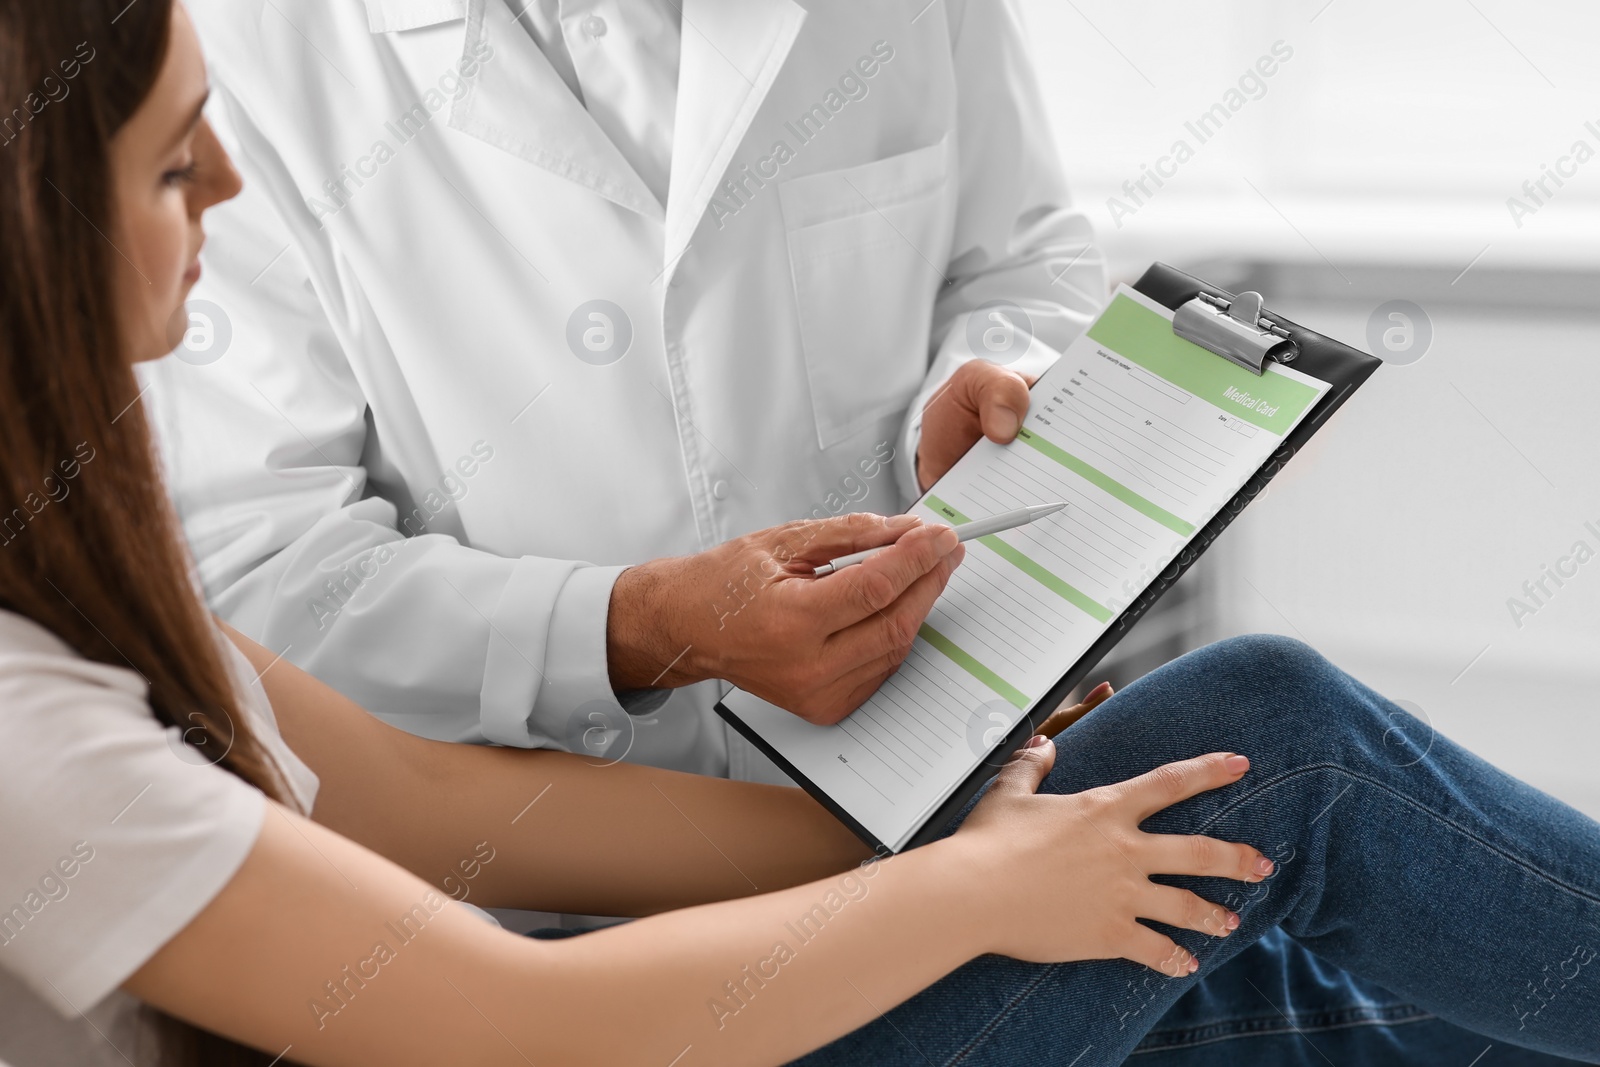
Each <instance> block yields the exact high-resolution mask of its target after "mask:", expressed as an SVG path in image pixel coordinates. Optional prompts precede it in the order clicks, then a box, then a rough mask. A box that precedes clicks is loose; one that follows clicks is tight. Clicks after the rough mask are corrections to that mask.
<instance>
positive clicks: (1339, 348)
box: [716, 262, 1381, 855]
mask: <svg viewBox="0 0 1600 1067" xmlns="http://www.w3.org/2000/svg"><path fill="white" fill-rule="evenodd" d="M1133 288H1135V289H1137V290H1138V291H1139V292H1141V293H1143V294H1144V295H1145V296H1147V297H1149V298H1151V299H1152V300H1154V301H1156V302H1157V303H1159V304H1162V305H1164V306H1165V307H1167V308H1168V309H1169V310H1172V311H1176V310H1177V309H1178V308H1179V307H1181V306H1182V305H1183V304H1184V303H1186V302H1188V301H1189V300H1192V299H1194V297H1195V296H1196V294H1198V293H1199V292H1200V291H1201V290H1202V289H1203V290H1205V291H1206V292H1209V293H1214V294H1216V295H1219V296H1224V297H1228V298H1230V299H1231V298H1232V297H1233V295H1234V294H1232V293H1230V292H1228V291H1227V290H1225V289H1220V288H1218V287H1217V286H1214V285H1207V284H1205V283H1204V282H1202V281H1201V280H1200V279H1198V278H1196V277H1193V276H1192V275H1189V274H1185V273H1184V272H1183V271H1180V270H1178V269H1177V268H1176V267H1170V266H1168V265H1167V264H1165V263H1159V262H1158V263H1154V264H1151V266H1150V267H1149V269H1148V270H1146V271H1145V272H1144V274H1143V275H1141V276H1140V278H1139V280H1138V281H1137V282H1135V283H1134V286H1133ZM1272 319H1273V321H1275V322H1277V323H1278V324H1280V325H1282V326H1283V327H1285V328H1286V329H1288V331H1289V333H1290V336H1291V337H1293V338H1294V340H1295V341H1296V343H1297V344H1298V345H1299V350H1300V351H1299V355H1298V357H1297V358H1296V359H1295V360H1294V362H1292V363H1290V364H1288V366H1291V367H1293V368H1294V369H1296V370H1300V371H1303V372H1305V373H1306V374H1309V375H1311V376H1312V377H1315V378H1320V379H1322V380H1323V381H1325V382H1327V383H1328V384H1329V386H1330V387H1331V388H1329V390H1328V392H1326V393H1324V394H1323V397H1322V399H1321V400H1320V401H1318V402H1317V406H1316V407H1314V408H1312V409H1311V411H1310V412H1309V413H1308V414H1307V415H1306V417H1305V418H1303V419H1301V420H1300V424H1299V425H1298V426H1296V427H1295V429H1294V432H1292V433H1291V434H1289V436H1288V437H1287V438H1285V439H1284V442H1283V444H1281V445H1279V446H1278V449H1277V450H1276V451H1275V452H1273V453H1272V455H1271V456H1270V457H1268V459H1267V461H1266V462H1265V463H1264V464H1262V465H1261V467H1260V469H1258V470H1257V471H1256V473H1255V474H1254V475H1252V476H1251V477H1250V478H1249V480H1248V481H1246V482H1245V483H1244V485H1243V486H1242V487H1241V488H1240V489H1239V491H1238V492H1237V493H1235V494H1234V495H1233V497H1232V498H1231V499H1229V501H1228V502H1227V503H1226V504H1224V505H1223V506H1222V510H1220V511H1218V512H1217V514H1216V515H1215V516H1214V517H1213V518H1212V520H1211V521H1210V522H1208V523H1207V524H1206V525H1205V526H1204V527H1202V528H1201V529H1200V532H1199V533H1197V534H1196V535H1195V536H1194V537H1193V538H1191V539H1190V541H1189V543H1188V544H1187V545H1185V546H1184V547H1183V550H1182V551H1180V552H1179V553H1178V555H1177V557H1176V558H1175V559H1174V560H1173V561H1172V563H1171V564H1169V565H1168V567H1167V569H1166V570H1164V571H1162V572H1161V573H1160V574H1159V575H1157V576H1156V577H1155V579H1154V580H1152V581H1151V583H1150V584H1149V585H1148V586H1147V587H1146V588H1145V590H1144V592H1142V593H1140V594H1139V596H1137V597H1135V598H1134V599H1133V601H1132V602H1131V603H1130V604H1129V605H1128V606H1127V607H1126V608H1124V609H1123V610H1122V612H1121V614H1119V615H1118V616H1117V618H1116V620H1115V621H1114V622H1112V624H1111V626H1110V628H1108V629H1107V630H1106V632H1105V633H1104V634H1102V635H1101V636H1100V639H1099V640H1097V641H1096V642H1095V643H1094V644H1092V645H1090V646H1089V649H1088V651H1086V652H1085V653H1084V654H1083V655H1082V656H1080V657H1079V658H1078V661H1077V662H1076V663H1074V664H1073V665H1072V666H1071V667H1069V668H1068V669H1067V672H1066V673H1065V674H1064V675H1062V676H1061V678H1060V680H1059V681H1057V682H1056V684H1055V685H1053V686H1051V687H1050V689H1049V691H1048V692H1046V693H1045V695H1044V696H1043V697H1042V698H1041V699H1040V700H1039V701H1038V702H1037V703H1036V704H1035V705H1034V708H1033V710H1032V711H1030V712H1028V714H1026V715H1024V716H1023V717H1022V719H1021V720H1020V721H1019V722H1018V723H1017V725H1016V727H1015V728H1013V729H1012V731H1011V732H1010V733H1009V734H1007V735H1006V737H1005V739H1004V740H1003V741H1001V742H1000V743H999V744H998V745H996V746H995V747H994V749H992V750H991V752H990V755H989V756H987V757H985V758H984V760H983V761H982V762H980V763H979V765H978V767H977V768H976V769H975V770H974V771H973V772H972V773H971V774H970V775H968V776H967V777H966V779H964V780H963V781H962V783H961V784H960V785H959V786H957V787H956V788H955V790H954V791H953V792H951V794H950V795H949V796H948V797H946V798H945V800H944V802H943V803H941V804H940V805H939V807H937V808H935V809H934V811H933V813H932V814H930V815H929V816H928V818H927V819H926V820H925V821H924V822H923V824H922V826H921V827H919V828H918V829H917V831H916V832H915V833H913V834H912V835H911V837H910V838H909V839H908V840H907V841H906V844H905V849H911V848H916V847H917V846H919V845H924V844H927V843H928V842H930V841H933V840H936V839H937V838H938V837H940V836H941V835H942V834H943V833H944V828H945V826H946V825H947V824H948V823H949V821H950V820H951V819H953V818H954V817H955V816H956V815H957V814H959V813H960V811H961V809H962V808H964V807H965V806H966V804H967V802H968V801H970V800H971V799H972V798H973V797H974V796H975V795H976V794H977V793H978V791H979V790H980V789H982V788H983V787H984V786H985V785H986V784H987V783H988V782H989V780H990V779H991V778H993V777H994V773H995V770H996V769H997V768H996V764H995V761H994V756H995V754H996V753H1000V752H1006V753H1009V752H1013V751H1015V750H1016V749H1017V748H1020V747H1021V746H1022V743H1023V742H1024V741H1026V740H1027V739H1028V738H1030V737H1032V736H1033V733H1034V731H1035V730H1036V729H1037V728H1038V726H1039V724H1040V723H1042V722H1043V721H1044V720H1045V719H1046V718H1048V717H1049V715H1050V713H1051V712H1052V711H1054V710H1055V709H1056V707H1058V706H1059V705H1060V704H1061V702H1062V701H1064V700H1065V699H1066V698H1067V696H1068V695H1069V694H1071V692H1072V690H1073V689H1074V688H1076V687H1077V686H1078V684H1079V683H1080V682H1082V681H1083V679H1084V678H1085V677H1087V676H1088V674H1089V672H1090V671H1092V670H1094V669H1095V667H1097V666H1099V664H1100V661H1101V660H1102V659H1104V658H1105V657H1106V656H1107V655H1108V654H1109V653H1110V652H1111V650H1112V649H1113V648H1115V647H1116V646H1117V643H1118V642H1119V641H1121V640H1122V638H1123V636H1124V635H1125V634H1126V633H1127V632H1128V630H1129V629H1131V628H1132V627H1133V625H1134V623H1136V622H1138V621H1139V619H1140V618H1142V617H1143V616H1144V614H1145V612H1147V611H1149V610H1150V607H1151V605H1153V604H1154V603H1155V602H1156V601H1157V600H1160V599H1161V597H1162V595H1163V594H1165V593H1166V591H1167V590H1168V589H1171V588H1172V587H1173V586H1174V585H1176V584H1177V582H1178V579H1180V578H1182V577H1183V575H1184V573H1185V572H1186V571H1188V569H1189V568H1190V566H1192V565H1193V564H1194V562H1195V560H1197V559H1199V558H1200V555H1201V553H1203V552H1204V551H1205V550H1206V549H1207V548H1209V547H1211V545H1212V543H1213V542H1215V541H1216V539H1217V538H1218V537H1220V536H1221V535H1222V531H1223V530H1226V529H1227V528H1228V525H1229V524H1230V523H1232V522H1233V520H1234V519H1235V518H1237V517H1238V516H1239V515H1240V514H1241V513H1242V512H1243V511H1244V509H1245V508H1246V507H1247V506H1249V504H1250V501H1252V500H1254V499H1255V498H1256V497H1257V496H1259V495H1260V494H1261V491H1262V490H1263V489H1265V488H1266V486H1267V484H1268V483H1269V482H1271V481H1272V479H1273V478H1274V477H1275V476H1276V475H1277V473H1278V472H1279V471H1280V470H1282V469H1283V467H1284V465H1285V464H1286V463H1288V462H1289V460H1291V459H1293V458H1294V455H1295V453H1297V452H1299V451H1300V449H1301V448H1302V447H1304V446H1305V444H1306V442H1307V441H1309V440H1311V438H1312V436H1313V435H1314V434H1315V433H1316V432H1317V431H1318V430H1319V429H1321V428H1322V427H1323V426H1324V425H1325V424H1326V423H1327V421H1328V420H1329V419H1330V418H1331V417H1332V416H1333V414H1334V412H1336V411H1338V410H1339V408H1341V407H1343V406H1344V403H1345V401H1347V400H1348V399H1350V397H1351V395H1352V394H1354V393H1355V391H1356V390H1357V389H1358V388H1360V386H1361V385H1362V384H1363V383H1364V382H1365V381H1366V380H1367V379H1368V378H1370V377H1372V375H1373V373H1374V372H1375V371H1376V370H1377V369H1378V367H1379V366H1380V365H1381V361H1380V360H1378V359H1377V358H1375V357H1373V356H1370V355H1367V354H1366V353H1365V352H1360V351H1357V350H1356V349H1354V348H1351V347H1350V346H1349V345H1346V344H1344V343H1343V342H1340V341H1336V340H1334V339H1332V338H1330V337H1325V336H1323V335H1322V334H1319V333H1317V332H1316V331H1314V330H1309V329H1306V328H1305V327H1303V326H1300V325H1298V324H1296V323H1293V322H1290V321H1288V320H1287V319H1284V318H1283V317H1282V316H1279V315H1277V314H1275V313H1273V314H1272ZM716 710H717V714H718V715H720V716H722V718H723V719H724V720H725V721H727V722H728V724H729V725H731V726H732V727H733V728H734V729H735V730H737V731H738V732H739V734H740V736H742V737H744V738H745V740H747V741H749V742H750V743H751V744H752V745H754V746H755V747H756V748H757V749H759V750H760V751H761V752H762V754H763V755H765V756H766V757H767V758H768V759H770V760H772V761H773V762H774V763H776V764H777V765H778V766H779V767H781V768H782V769H783V771H784V772H785V773H786V774H788V775H789V776H790V777H792V778H794V780H795V781H796V782H798V783H799V784H800V786H801V787H802V788H803V789H805V790H806V792H808V793H810V794H811V796H812V797H814V798H815V799H816V800H817V802H818V803H820V804H821V805H822V806H823V807H824V808H826V809H827V810H828V811H829V812H830V813H831V814H832V815H833V816H834V817H835V818H837V819H838V820H839V821H840V822H842V823H844V824H845V825H846V826H847V827H849V828H850V830H851V831H852V832H853V833H854V834H855V835H856V836H857V837H859V838H860V839H861V840H862V841H863V842H865V843H866V844H868V845H869V846H871V847H872V848H873V850H874V851H875V852H877V853H878V854H879V855H883V854H887V853H892V852H893V851H895V850H893V849H890V848H888V846H886V845H885V844H884V843H883V842H881V841H879V840H878V839H877V837H875V836H874V835H873V834H871V833H870V832H868V831H867V829H866V828H865V827H863V826H862V825H861V824H860V823H859V822H857V821H856V820H855V819H854V818H853V817H852V816H851V815H850V814H849V813H848V812H846V811H845V810H844V809H842V808H841V807H839V805H838V804H836V803H834V801H833V799H832V798H831V797H830V796H828V794H827V792H826V791H825V790H822V789H819V788H818V787H817V786H816V785H815V784H814V783H813V782H811V781H810V779H808V778H806V777H805V775H803V774H801V773H800V772H799V771H798V770H797V769H796V768H795V767H794V766H793V765H792V764H791V763H790V762H789V761H788V760H787V759H785V758H784V757H783V756H782V755H780V754H779V753H778V752H777V750H776V749H774V748H773V747H772V746H771V745H770V744H768V743H767V742H766V741H765V740H764V739H763V738H761V737H760V736H758V735H757V734H756V733H755V731H754V730H752V729H751V728H750V727H749V726H748V725H747V724H746V723H745V722H744V721H743V720H742V719H740V718H739V716H737V715H735V714H734V713H733V712H731V711H729V710H728V709H727V707H725V706H724V705H723V703H722V702H721V701H720V700H719V701H717V707H716ZM900 851H904V849H901V850H900Z"/></svg>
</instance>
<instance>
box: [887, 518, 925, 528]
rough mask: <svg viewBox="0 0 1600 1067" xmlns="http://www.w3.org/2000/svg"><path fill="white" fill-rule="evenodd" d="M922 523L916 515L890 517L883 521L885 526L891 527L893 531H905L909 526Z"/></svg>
mask: <svg viewBox="0 0 1600 1067" xmlns="http://www.w3.org/2000/svg"><path fill="white" fill-rule="evenodd" d="M921 521H922V520H921V519H919V518H918V517H917V516H915V515H890V516H889V517H888V518H887V519H884V520H883V524H884V525H885V526H887V527H889V528H890V529H891V530H903V529H905V528H906V527H907V526H915V525H916V524H917V523H919V522H921Z"/></svg>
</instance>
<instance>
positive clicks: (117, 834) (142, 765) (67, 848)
mask: <svg viewBox="0 0 1600 1067" xmlns="http://www.w3.org/2000/svg"><path fill="white" fill-rule="evenodd" d="M218 640H219V642H220V643H221V645H222V646H224V648H225V651H226V653H227V655H228V663H229V668H230V670H231V671H232V672H233V675H234V679H235V682H236V688H237V689H238V690H239V692H240V694H241V696H242V700H241V704H242V706H243V710H244V713H245V714H246V715H247V716H248V717H249V719H250V725H251V727H252V728H253V732H254V734H255V736H256V737H257V738H259V739H260V741H261V743H262V745H263V746H264V747H265V748H266V750H267V753H268V754H269V755H270V756H271V757H272V758H273V759H274V760H275V761H276V762H277V765H278V767H279V768H280V769H281V771H282V773H283V777H284V779H285V781H286V782H287V783H288V786H289V788H290V790H291V792H292V794H293V800H294V801H295V802H297V806H298V807H300V808H301V810H302V811H304V812H306V813H309V812H310V810H311V806H312V803H313V801H314V800H315V798H316V792H317V786H318V782H317V777H316V775H315V774H313V773H312V771H311V769H310V768H309V767H307V766H306V765H305V764H304V763H303V762H301V761H300V759H299V758H297V757H296V756H295V755H294V753H292V752H291V751H289V749H288V747H287V746H286V745H285V744H284V743H283V740H282V738H281V737H280V736H279V734H278V726H277V721H276V719H275V718H274V717H273V714H272V708H271V705H270V704H269V703H268V701H267V695H266V692H265V690H264V689H263V688H262V686H261V683H260V681H259V680H258V679H257V678H256V673H255V671H254V670H253V669H252V668H251V666H250V663H249V661H248V660H246V659H245V658H244V656H243V655H242V654H241V653H240V652H239V651H238V650H237V649H235V648H234V647H233V645H232V643H231V642H228V641H227V640H225V639H224V638H222V636H221V634H220V633H219V634H218ZM222 755H223V753H221V752H205V751H203V750H201V749H197V748H196V747H194V746H191V745H188V744H186V743H185V742H184V740H183V732H182V730H180V729H179V728H178V727H175V726H173V727H163V726H162V725H161V724H160V723H159V722H158V721H157V720H156V718H155V717H154V715H152V714H151V711H150V706H149V703H148V702H147V700H146V686H145V682H144V680H143V679H142V678H141V677H140V676H139V675H137V674H136V673H134V672H133V670H131V669H129V668H124V667H110V666H106V665H105V664H101V663H92V662H90V661H88V660H85V659H84V658H82V657H81V656H79V655H78V654H77V653H76V652H74V651H73V650H72V649H71V648H69V647H68V646H67V645H66V644H65V643H63V642H62V641H60V640H59V639H58V638H56V637H55V636H54V635H53V634H51V633H49V632H48V631H46V630H45V629H43V628H42V627H40V626H38V625H37V624H35V623H34V622H32V621H31V620H28V619H25V618H23V617H21V616H19V615H16V614H13V613H11V612H6V611H0V1060H3V1061H6V1062H9V1063H11V1064H13V1065H15V1067H53V1065H55V1064H63V1065H65V1064H72V1065H73V1067H82V1065H89V1064H94V1065H98V1064H101V1063H107V1064H123V1065H125V1064H127V1063H130V1062H133V1063H138V1062H139V1058H138V1056H137V1053H136V1050H135V1049H134V1048H133V1047H130V1045H131V1044H132V1043H133V1041H134V1030H133V1024H132V1022H131V1008H132V1007H133V1002H132V1001H131V999H130V998H128V997H126V996H125V995H123V994H121V993H118V992H117V987H118V986H120V985H121V984H122V983H123V982H124V981H126V980H127V978H128V977H129V976H130V975H131V974H133V972H134V971H136V970H138V969H139V968H140V967H141V966H143V965H144V963H145V962H146V961H148V960H149V959H150V957H151V956H153V955H155V953H156V952H157V951H158V950H159V949H160V948H161V946H163V945H164V944H166V943H167V942H168V941H169V940H171V939H172V937H173V936H174V935H176V934H177V933H178V932H179V931H181V930H182V929H183V928H184V927H185V926H187V925H188V924H189V922H190V921H191V920H192V919H193V918H194V917H195V916H196V915H198V914H199V913H200V912H201V911H202V910H204V908H205V907H206V905H207V904H209V903H210V902H211V900H212V899H213V898H214V897H215V896H216V895H217V893H218V892H220V891H221V889H222V887H223V886H225V885H227V883H228V882H229V880H230V879H232V877H233V876H234V874H235V873H236V872H237V871H238V869H239V866H240V865H241V864H242V863H243V862H244V859H245V857H246V856H247V855H248V854H249V852H250V850H251V848H253V847H254V845H255V841H256V837H257V834H258V833H259V832H260V829H261V824H262V820H263V818H265V815H266V798H265V797H264V796H263V795H262V794H261V792H260V791H259V790H257V789H255V788H254V787H253V786H251V785H249V784H248V783H246V782H245V781H243V780H242V779H240V778H238V777H236V776H234V775H233V774H231V773H229V772H228V771H227V770H225V769H223V768H221V767H218V766H216V765H215V764H216V762H218V761H220V759H221V757H222ZM52 1009H53V1010H52ZM80 1013H88V1018H85V1017H83V1015H82V1014H80ZM113 1046H115V1047H113Z"/></svg>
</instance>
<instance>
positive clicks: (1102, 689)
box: [1089, 682, 1111, 696]
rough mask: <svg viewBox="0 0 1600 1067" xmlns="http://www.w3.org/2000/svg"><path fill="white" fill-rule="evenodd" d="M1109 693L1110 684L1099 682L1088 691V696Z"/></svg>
mask: <svg viewBox="0 0 1600 1067" xmlns="http://www.w3.org/2000/svg"><path fill="white" fill-rule="evenodd" d="M1110 691H1111V683H1110V682H1101V683H1100V684H1099V685H1097V686H1095V687H1094V689H1092V690H1091V691H1090V693H1089V695H1090V696H1099V695H1100V694H1101V693H1109V692H1110Z"/></svg>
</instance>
